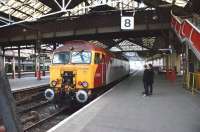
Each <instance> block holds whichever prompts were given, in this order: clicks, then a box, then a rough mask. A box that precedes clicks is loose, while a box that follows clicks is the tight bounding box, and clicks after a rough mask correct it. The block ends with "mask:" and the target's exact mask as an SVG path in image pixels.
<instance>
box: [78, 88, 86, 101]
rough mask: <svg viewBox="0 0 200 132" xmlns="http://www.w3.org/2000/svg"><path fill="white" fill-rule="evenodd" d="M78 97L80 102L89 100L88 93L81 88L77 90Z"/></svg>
mask: <svg viewBox="0 0 200 132" xmlns="http://www.w3.org/2000/svg"><path fill="white" fill-rule="evenodd" d="M76 99H77V101H78V102H80V103H85V102H86V101H87V100H88V94H87V92H86V91H84V90H79V91H78V92H76Z"/></svg>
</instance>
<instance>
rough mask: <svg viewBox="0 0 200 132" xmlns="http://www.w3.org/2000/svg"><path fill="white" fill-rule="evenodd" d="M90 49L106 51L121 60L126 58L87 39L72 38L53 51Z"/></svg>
mask: <svg viewBox="0 0 200 132" xmlns="http://www.w3.org/2000/svg"><path fill="white" fill-rule="evenodd" d="M73 50H74V51H82V50H85V51H91V50H95V51H102V52H106V53H107V54H109V55H111V56H113V57H115V58H119V59H123V60H128V59H127V58H126V57H124V56H122V55H117V54H115V53H113V52H110V51H108V50H106V49H104V48H101V47H97V46H96V45H94V44H93V43H90V42H87V41H83V40H73V41H67V42H65V44H64V45H63V46H62V47H59V48H57V49H56V50H55V51H54V52H55V53H56V52H64V51H73Z"/></svg>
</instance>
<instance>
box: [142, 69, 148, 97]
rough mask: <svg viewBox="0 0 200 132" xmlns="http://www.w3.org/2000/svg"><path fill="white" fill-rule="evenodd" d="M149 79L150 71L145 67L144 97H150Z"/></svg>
mask: <svg viewBox="0 0 200 132" xmlns="http://www.w3.org/2000/svg"><path fill="white" fill-rule="evenodd" d="M148 79H149V70H148V69H147V65H144V73H143V84H144V92H143V94H144V96H148V94H149V91H148Z"/></svg>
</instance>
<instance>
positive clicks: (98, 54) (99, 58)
mask: <svg viewBox="0 0 200 132" xmlns="http://www.w3.org/2000/svg"><path fill="white" fill-rule="evenodd" d="M100 63H101V57H100V53H95V55H94V64H100Z"/></svg>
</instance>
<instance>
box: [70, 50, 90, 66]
mask: <svg viewBox="0 0 200 132" xmlns="http://www.w3.org/2000/svg"><path fill="white" fill-rule="evenodd" d="M90 62H91V52H87V51H73V52H72V54H71V63H75V64H89V63H90Z"/></svg>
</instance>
